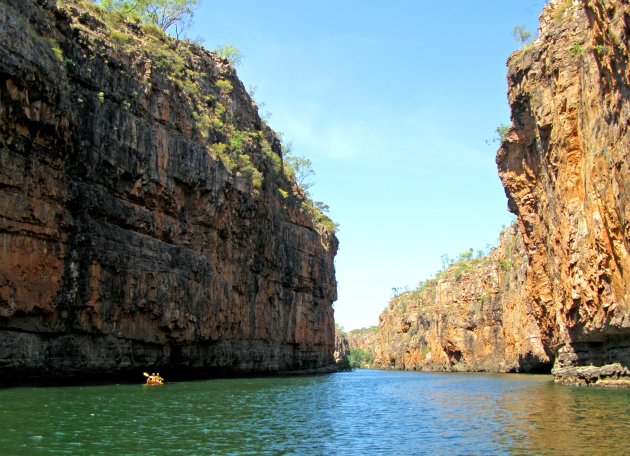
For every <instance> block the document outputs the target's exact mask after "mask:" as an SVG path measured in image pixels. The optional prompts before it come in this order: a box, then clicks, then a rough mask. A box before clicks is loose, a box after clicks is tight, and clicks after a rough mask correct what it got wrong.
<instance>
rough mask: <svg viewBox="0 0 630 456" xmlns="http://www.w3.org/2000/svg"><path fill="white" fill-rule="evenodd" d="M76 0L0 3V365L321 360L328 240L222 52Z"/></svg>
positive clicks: (49, 372)
mask: <svg viewBox="0 0 630 456" xmlns="http://www.w3.org/2000/svg"><path fill="white" fill-rule="evenodd" d="M81 5H83V6H81ZM84 6H85V4H81V3H80V2H72V1H66V2H59V6H58V7H57V6H56V5H54V2H49V1H35V0H4V1H3V2H1V3H0V41H1V42H2V43H3V44H2V46H0V379H2V380H6V379H16V378H26V377H34V378H42V377H46V378H50V377H72V376H85V375H92V374H93V375H98V376H102V375H106V374H120V375H128V374H133V375H137V373H138V371H139V370H140V372H141V370H142V369H161V371H162V373H163V374H165V375H166V374H167V373H168V372H169V371H170V373H171V375H175V374H176V373H181V372H189V373H191V374H192V373H219V372H221V373H223V372H227V373H234V372H236V373H247V372H279V371H295V370H308V369H318V368H322V367H325V366H327V365H330V364H332V363H333V348H334V321H333V309H332V302H333V301H334V300H335V299H336V282H335V274H334V266H333V259H334V256H335V254H336V250H337V240H336V238H335V236H334V234H333V233H332V232H331V231H330V230H329V229H327V228H326V227H325V226H323V225H322V224H317V223H315V222H314V219H315V218H314V217H313V211H312V209H313V207H312V204H310V202H309V201H308V200H307V199H305V197H304V195H303V194H302V193H301V192H300V190H299V188H297V187H296V185H295V183H294V181H293V180H292V179H290V178H289V177H287V175H285V172H284V168H283V166H282V154H281V147H280V141H279V140H278V138H277V136H276V135H275V133H273V131H271V130H270V129H269V128H268V127H267V126H266V125H265V123H264V122H263V121H262V120H261V119H260V117H259V115H258V113H257V109H256V105H255V103H254V102H253V101H252V100H251V98H250V97H249V95H248V94H247V92H246V90H245V89H244V87H243V84H242V83H241V82H240V81H239V80H238V78H237V76H236V73H235V71H234V69H233V68H232V67H231V66H230V65H229V64H228V62H227V61H226V60H224V59H222V58H219V57H217V56H216V55H215V54H212V53H209V52H207V51H205V50H203V49H202V48H200V47H198V46H195V45H193V44H190V43H186V42H181V41H175V40H173V39H171V38H169V37H166V36H164V35H163V34H161V33H160V32H159V31H158V30H156V29H155V28H151V27H139V26H137V25H135V24H129V23H127V22H125V21H124V19H123V18H121V17H118V16H108V15H103V14H102V13H100V12H99V11H98V10H97V9H94V8H91V9H89V10H84V9H82V8H83V7H84ZM317 215H318V216H319V218H320V219H321V214H317Z"/></svg>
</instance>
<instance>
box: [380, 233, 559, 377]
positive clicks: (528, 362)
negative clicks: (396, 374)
mask: <svg viewBox="0 0 630 456" xmlns="http://www.w3.org/2000/svg"><path fill="white" fill-rule="evenodd" d="M525 265H526V255H525V251H524V249H523V242H522V238H521V236H520V233H519V232H518V230H517V228H516V226H511V227H508V228H507V229H506V230H504V232H503V233H502V234H501V237H500V241H499V245H498V246H497V247H496V248H494V249H493V250H492V251H491V252H490V253H489V255H487V256H484V257H480V258H473V257H472V255H471V253H468V254H465V255H463V257H462V258H460V259H459V261H457V262H456V263H454V264H452V265H451V266H449V267H448V268H447V269H446V270H444V271H443V272H442V273H440V274H438V276H437V277H436V278H434V279H431V280H428V281H426V282H424V283H423V284H421V285H420V287H419V288H418V289H417V290H415V291H412V292H407V293H403V294H401V295H399V296H397V297H395V298H393V299H392V300H391V302H390V304H389V306H388V308H387V309H386V310H385V311H384V312H383V313H382V314H381V316H380V323H379V329H380V335H379V342H378V344H377V346H376V359H375V362H374V366H375V367H378V368H384V369H406V370H432V371H493V372H511V371H518V372H534V371H541V370H545V369H547V370H548V369H549V367H550V358H549V356H548V354H547V353H546V352H545V349H544V347H543V345H542V343H541V336H540V332H539V330H538V326H537V325H536V321H535V320H534V319H533V317H532V316H531V311H530V309H529V308H528V307H527V306H528V304H527V301H526V300H524V299H523V297H522V295H521V292H522V287H523V283H524V280H525Z"/></svg>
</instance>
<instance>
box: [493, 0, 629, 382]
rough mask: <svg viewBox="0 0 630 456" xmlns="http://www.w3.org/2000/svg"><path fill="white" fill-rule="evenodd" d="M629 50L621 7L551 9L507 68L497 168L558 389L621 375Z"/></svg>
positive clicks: (558, 5) (593, 2) (625, 11)
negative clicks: (504, 129)
mask: <svg viewBox="0 0 630 456" xmlns="http://www.w3.org/2000/svg"><path fill="white" fill-rule="evenodd" d="M629 43H630V4H628V2H627V1H618V0H583V1H560V0H555V1H552V2H551V3H549V4H547V5H546V6H545V9H544V11H543V13H542V15H541V23H540V37H539V39H538V40H536V41H535V42H534V43H533V44H531V45H529V46H527V47H526V48H525V49H523V50H521V51H518V52H516V53H514V54H513V55H512V57H511V58H510V60H509V63H508V66H509V71H508V84H509V87H508V97H509V101H510V107H511V109H512V121H513V127H512V129H511V130H510V132H509V133H508V134H507V136H506V138H505V141H504V143H503V145H502V147H501V149H500V150H499V152H498V155H497V164H498V167H499V174H500V177H501V180H502V182H503V185H504V187H505V190H506V194H507V196H508V199H509V207H510V210H511V211H512V212H513V213H514V214H516V216H517V218H518V223H519V228H520V230H521V232H522V234H523V238H524V244H525V249H526V251H527V255H528V259H527V277H526V284H525V293H526V295H527V298H528V300H529V302H530V303H531V306H532V311H533V314H534V316H535V318H536V321H537V322H538V325H539V327H540V331H541V335H542V340H543V343H544V345H545V347H547V349H548V350H549V351H551V352H553V353H554V354H557V357H556V362H555V367H554V374H555V375H556V377H557V378H558V379H559V380H561V381H567V382H578V383H598V382H599V383H611V382H614V381H615V380H617V379H618V378H623V377H626V378H628V376H629V374H630V370H629V368H630V256H629V252H630V159H629V157H630V131H629V130H628V119H630V84H629V79H630V74H629V71H630V68H629V67H628V56H629V49H628V46H629ZM621 383H623V381H622V382H621ZM628 383H630V382H628Z"/></svg>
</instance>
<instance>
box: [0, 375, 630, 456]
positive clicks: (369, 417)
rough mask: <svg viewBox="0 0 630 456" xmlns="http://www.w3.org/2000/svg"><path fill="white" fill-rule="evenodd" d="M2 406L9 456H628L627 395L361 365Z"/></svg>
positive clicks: (16, 395) (43, 392) (31, 395)
mask: <svg viewBox="0 0 630 456" xmlns="http://www.w3.org/2000/svg"><path fill="white" fill-rule="evenodd" d="M139 380H141V379H139ZM167 380H168V379H167ZM0 404H1V405H0V407H1V408H0V432H1V434H0V454H2V455H91V456H93V455H147V456H149V455H188V456H190V455H210V454H238V455H241V454H269V455H280V454H300V455H301V454H305V455H311V454H313V455H319V454H321V455H329V454H366V455H367V454H369V455H373V454H418V455H423V454H427V455H469V454H483V455H486V454H492V455H502V454H517V455H518V454H543V455H544V454H549V455H556V454H557V455H580V454H585V455H586V454H589V455H590V454H611V455H615V454H630V391H629V390H622V389H595V388H577V387H568V386H561V385H555V384H554V383H553V382H552V380H551V377H549V376H536V375H531V376H528V375H495V374H455V373H449V374H442V373H417V372H394V371H373V370H357V371H354V372H350V373H339V374H332V375H323V376H308V377H273V378H246V379H219V380H206V381H193V382H174V383H167V384H165V385H163V386H158V387H147V386H143V385H139V384H138V385H129V384H114V385H91V386H71V387H70V386H68V387H12V388H4V389H0Z"/></svg>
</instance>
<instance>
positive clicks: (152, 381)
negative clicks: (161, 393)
mask: <svg viewBox="0 0 630 456" xmlns="http://www.w3.org/2000/svg"><path fill="white" fill-rule="evenodd" d="M143 374H144V376H145V377H146V378H147V385H163V384H164V379H163V378H162V377H160V373H159V372H158V373H157V374H156V373H152V374H151V375H149V374H147V373H146V372H144V373H143Z"/></svg>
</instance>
